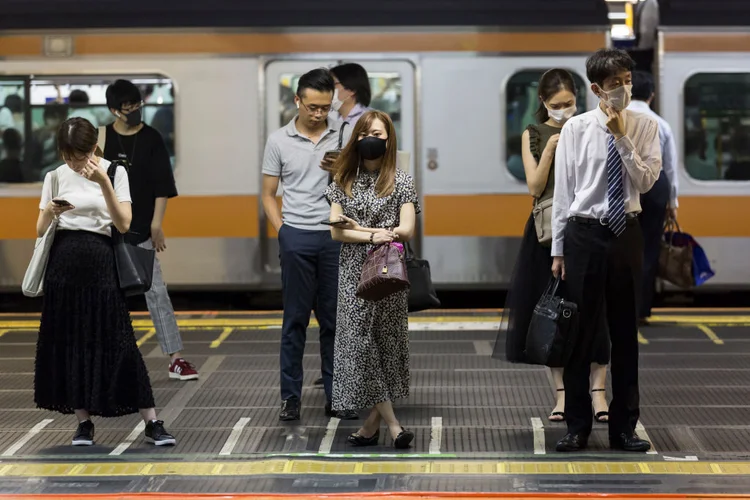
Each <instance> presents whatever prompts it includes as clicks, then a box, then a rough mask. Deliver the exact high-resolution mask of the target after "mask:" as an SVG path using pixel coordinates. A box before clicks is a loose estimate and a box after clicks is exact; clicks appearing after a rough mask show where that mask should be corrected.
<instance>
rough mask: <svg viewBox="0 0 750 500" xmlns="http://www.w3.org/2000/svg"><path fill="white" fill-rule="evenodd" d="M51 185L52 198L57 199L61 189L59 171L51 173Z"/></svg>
mask: <svg viewBox="0 0 750 500" xmlns="http://www.w3.org/2000/svg"><path fill="white" fill-rule="evenodd" d="M49 180H50V184H52V197H53V198H54V197H56V196H57V193H58V192H59V189H60V181H59V180H58V178H57V169H55V170H53V171H52V172H50V178H49Z"/></svg>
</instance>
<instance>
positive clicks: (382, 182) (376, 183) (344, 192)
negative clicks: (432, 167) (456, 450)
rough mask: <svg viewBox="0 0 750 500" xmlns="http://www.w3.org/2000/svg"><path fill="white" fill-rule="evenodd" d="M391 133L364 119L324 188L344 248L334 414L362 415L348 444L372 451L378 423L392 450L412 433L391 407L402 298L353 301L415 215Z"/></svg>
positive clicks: (402, 384)
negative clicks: (366, 269)
mask: <svg viewBox="0 0 750 500" xmlns="http://www.w3.org/2000/svg"><path fill="white" fill-rule="evenodd" d="M397 150H398V146H397V139H396V131H395V128H394V126H393V122H392V121H391V119H390V117H389V116H388V115H387V114H386V113H383V112H382V111H368V112H366V113H365V114H364V115H363V116H362V118H361V119H360V120H359V121H358V122H357V124H356V125H355V126H354V130H353V133H352V138H351V140H350V141H349V143H348V144H347V145H346V147H345V148H344V150H343V151H342V152H341V156H339V158H338V159H337V161H336V170H337V173H336V178H335V181H334V182H333V183H332V184H331V185H330V186H328V189H327V190H326V197H327V198H328V201H329V202H330V203H331V211H330V219H329V220H330V221H336V222H341V224H340V225H335V226H332V227H331V235H332V237H333V239H334V240H336V241H340V242H342V243H343V245H342V247H341V257H340V259H339V280H338V294H339V301H338V312H337V318H336V343H335V348H334V355H333V363H334V369H333V409H334V410H337V411H352V412H356V411H358V410H363V409H369V410H370V415H369V416H368V418H367V420H366V421H365V422H364V424H363V425H362V427H360V429H359V430H358V431H357V432H355V433H354V434H351V435H349V437H348V440H349V443H351V444H352V445H354V446H375V445H377V444H378V443H379V441H380V426H381V422H383V421H384V422H385V424H386V426H387V428H388V432H389V435H390V437H391V439H392V440H393V445H394V447H396V448H408V447H409V445H410V443H411V442H412V441H413V440H414V432H412V431H409V430H406V429H404V428H403V427H401V424H400V423H399V421H398V419H397V418H396V415H395V413H394V411H393V401H394V400H396V399H401V398H405V397H407V396H408V395H409V311H408V298H409V290H408V289H404V290H401V291H398V292H395V293H393V294H391V295H388V296H386V297H384V298H382V299H380V300H365V299H363V298H360V297H358V296H357V288H358V285H359V282H360V278H361V276H362V270H363V266H364V265H365V261H366V260H367V257H368V255H369V254H370V252H371V251H372V250H373V249H374V248H377V247H378V246H380V245H383V244H386V243H388V244H390V243H394V242H395V244H396V245H399V247H398V248H400V251H402V252H403V251H404V248H403V243H406V242H408V241H409V240H410V239H411V238H412V237H413V236H414V229H415V222H416V221H415V219H416V214H418V213H419V212H420V211H421V210H420V207H419V198H418V196H417V191H416V188H415V185H414V179H413V178H412V177H411V176H410V175H409V174H407V173H405V172H403V171H402V170H400V169H398V168H397V166H396V156H397V155H396V152H397Z"/></svg>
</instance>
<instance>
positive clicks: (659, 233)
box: [638, 171, 671, 318]
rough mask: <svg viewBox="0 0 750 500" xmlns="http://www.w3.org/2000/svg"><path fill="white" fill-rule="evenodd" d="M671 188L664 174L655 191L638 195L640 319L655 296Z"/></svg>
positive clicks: (654, 188)
mask: <svg viewBox="0 0 750 500" xmlns="http://www.w3.org/2000/svg"><path fill="white" fill-rule="evenodd" d="M670 191H671V186H670V184H669V179H667V176H666V174H665V173H664V171H662V172H661V174H660V175H659V179H658V180H657V181H656V184H654V187H652V188H651V190H650V191H649V192H647V193H644V194H642V195H641V209H642V212H641V217H640V219H641V221H640V222H641V230H642V231H643V292H642V296H641V304H640V307H639V308H638V311H639V312H638V317H639V318H648V317H649V316H651V307H652V306H653V303H654V293H655V292H656V276H657V274H658V272H659V250H660V249H661V240H662V237H663V235H664V219H665V218H666V214H667V205H668V204H669V195H670Z"/></svg>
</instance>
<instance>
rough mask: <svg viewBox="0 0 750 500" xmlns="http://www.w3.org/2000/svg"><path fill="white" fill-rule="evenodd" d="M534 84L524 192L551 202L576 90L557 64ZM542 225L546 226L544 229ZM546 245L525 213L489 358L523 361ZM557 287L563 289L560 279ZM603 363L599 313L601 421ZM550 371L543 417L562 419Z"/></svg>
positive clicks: (596, 382) (547, 264) (594, 368)
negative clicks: (550, 402)
mask: <svg viewBox="0 0 750 500" xmlns="http://www.w3.org/2000/svg"><path fill="white" fill-rule="evenodd" d="M536 88H537V89H538V90H537V92H538V95H537V102H538V103H539V104H538V106H539V107H538V109H537V111H536V117H535V118H536V121H537V123H536V124H533V125H529V126H528V127H527V128H526V130H525V131H524V132H523V135H522V136H521V145H520V147H519V152H520V153H521V155H522V157H523V168H524V170H525V179H526V183H527V185H528V188H529V193H530V194H531V196H532V197H533V199H534V203H535V204H537V203H539V204H545V202H547V203H548V202H549V201H551V199H552V197H553V194H554V189H555V150H556V147H557V141H558V139H559V137H560V130H561V129H562V127H563V125H564V124H565V123H566V122H567V121H568V120H569V119H570V118H571V117H572V116H574V115H575V114H576V111H577V108H576V105H577V102H576V95H577V93H578V89H577V87H576V84H575V81H574V80H573V76H572V75H571V74H570V73H569V72H568V71H567V70H565V69H559V68H555V69H550V70H549V71H547V72H545V73H544V74H543V75H542V77H541V79H540V80H539V85H537V86H536ZM509 147H510V146H509ZM548 210H549V209H548ZM546 229H547V231H549V228H546ZM542 234H544V233H542ZM550 246H551V241H548V238H545V237H543V236H542V237H540V236H539V234H538V233H537V230H536V225H535V217H534V213H533V212H532V213H530V214H529V218H528V220H527V221H526V228H525V229H524V232H523V238H522V240H521V248H520V249H519V251H518V256H517V258H516V264H515V268H514V271H513V277H512V279H511V285H510V288H509V290H508V295H507V297H506V301H505V307H504V308H503V321H502V322H501V323H500V325H501V327H500V331H499V332H498V336H497V340H496V342H495V349H494V351H493V357H495V358H501V357H503V354H504V357H505V359H507V360H508V361H511V362H525V361H526V356H525V355H524V351H525V347H526V335H527V332H528V330H529V325H530V323H531V318H532V315H533V312H534V308H535V307H536V304H537V302H538V301H539V299H540V297H541V296H542V295H543V294H544V291H545V289H546V288H547V286H548V285H549V283H550V280H551V279H552V273H551V271H550V269H551V268H552V256H551V255H550V251H551V249H550ZM559 292H560V293H561V294H563V295H564V294H565V287H564V283H563V284H562V286H561V287H560V288H559ZM503 337H504V338H503ZM503 347H504V348H505V350H504V353H503ZM608 363H609V337H608V334H607V324H606V321H605V318H604V316H601V318H600V320H599V322H598V327H597V330H596V344H595V349H594V356H593V362H592V363H591V385H592V391H591V393H592V396H593V403H594V412H595V418H596V420H597V421H598V422H606V421H607V418H608V417H607V399H606V397H605V391H606V389H605V385H606V384H605V383H606V379H607V364H608ZM551 374H552V382H553V384H554V386H553V389H554V390H555V392H556V395H557V404H556V405H555V407H554V408H553V410H552V412H551V413H550V414H549V416H548V417H547V418H548V419H549V420H551V421H553V422H562V421H564V420H565V411H564V409H565V389H564V387H563V369H562V368H552V369H551Z"/></svg>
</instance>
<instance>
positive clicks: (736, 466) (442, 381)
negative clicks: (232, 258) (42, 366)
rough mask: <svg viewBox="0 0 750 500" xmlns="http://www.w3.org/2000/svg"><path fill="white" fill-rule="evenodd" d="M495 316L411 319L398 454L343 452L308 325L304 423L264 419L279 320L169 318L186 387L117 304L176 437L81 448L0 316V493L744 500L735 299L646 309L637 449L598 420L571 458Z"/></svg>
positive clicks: (747, 469)
mask: <svg viewBox="0 0 750 500" xmlns="http://www.w3.org/2000/svg"><path fill="white" fill-rule="evenodd" d="M499 321H500V313H499V311H497V310H479V311H465V310H463V311H445V310H441V311H434V312H431V313H423V314H414V315H412V316H411V317H410V330H411V370H412V372H411V395H410V397H409V398H408V399H405V400H403V401H399V402H397V405H396V407H397V415H398V416H399V419H400V420H401V422H402V424H403V425H404V426H405V427H408V428H409V429H412V430H414V431H415V433H416V439H415V441H414V443H413V444H412V448H411V449H410V450H405V451H397V450H395V449H394V448H393V446H392V442H391V439H390V438H389V437H387V438H386V437H381V442H380V444H379V446H377V447H372V448H368V449H366V450H363V449H357V448H352V447H351V446H350V445H348V443H347V441H346V436H347V435H348V434H349V433H351V432H354V431H356V430H357V429H358V428H359V425H360V424H361V420H360V421H359V422H358V421H339V420H338V419H335V418H327V417H326V416H325V414H324V404H325V397H324V394H323V390H322V388H320V387H318V386H315V385H314V381H315V379H317V378H318V377H319V376H320V361H319V354H318V353H319V344H318V340H317V323H316V322H315V320H314V319H313V320H312V321H311V325H310V329H309V330H308V340H307V347H306V350H305V360H304V368H305V378H304V384H305V387H304V390H303V400H302V404H303V407H302V419H301V420H300V421H299V422H293V423H288V424H287V423H283V422H280V421H279V420H278V412H279V404H280V401H279V390H278V384H279V374H278V366H279V354H278V353H279V341H280V329H281V314H280V313H278V312H263V313H251V312H210V311H208V312H206V311H197V312H196V311H194V312H181V313H178V323H179V325H180V327H181V329H182V331H183V340H184V342H185V348H184V350H183V354H184V356H185V357H186V358H187V359H189V360H190V361H192V362H193V363H194V364H195V365H196V367H197V368H198V369H199V371H200V378H199V379H198V380H192V381H179V380H172V379H169V377H168V373H167V364H168V360H167V358H166V357H165V356H164V355H162V353H161V350H160V348H159V345H158V343H157V342H156V338H155V331H154V329H153V325H152V323H151V321H150V319H149V317H148V315H147V314H143V313H133V324H134V328H135V329H136V335H137V338H138V345H139V347H140V349H141V351H142V352H143V355H144V359H145V361H146V364H147V366H148V368H149V372H150V376H151V380H152V384H153V388H154V393H155V397H156V401H157V405H158V413H159V418H161V419H163V420H164V421H165V423H166V426H167V429H169V431H170V432H171V433H172V434H174V435H175V437H176V438H177V440H178V443H177V445H176V446H174V447H158V448H157V447H154V446H153V445H150V444H148V443H146V442H145V441H144V439H143V431H142V424H140V418H139V416H137V415H131V416H128V417H123V418H117V419H95V424H96V429H97V436H96V441H97V442H96V444H95V446H92V447H84V448H80V447H77V448H74V447H72V446H70V440H71V438H72V434H73V432H74V430H75V425H76V422H75V419H74V417H72V416H64V415H60V414H55V413H49V412H46V411H41V410H37V409H36V408H35V405H34V400H33V379H34V374H33V372H34V355H35V342H36V333H37V329H38V324H39V316H38V315H36V314H14V313H11V314H2V315H0V499H5V498H35V497H36V496H37V495H68V496H70V497H71V498H87V495H92V496H91V498H99V496H100V495H114V496H109V497H107V498H122V499H125V498H136V497H137V498H151V497H153V498H156V497H158V498H186V497H188V498H191V497H193V496H195V498H209V496H210V495H213V494H220V495H221V498H232V495H237V498H240V497H241V498H268V497H269V496H274V495H304V496H303V498H316V497H317V496H325V497H326V498H341V499H344V498H366V497H370V496H373V495H374V496H378V495H386V494H387V495H389V498H402V497H404V498H405V497H407V496H409V495H412V497H413V496H414V495H416V496H417V497H418V498H434V497H439V496H445V495H455V497H456V498H459V497H460V498H468V497H472V498H499V497H500V496H502V497H503V498H514V497H522V496H523V497H524V498H526V497H528V498H551V497H557V496H563V497H566V498H573V497H578V496H598V497H601V496H602V495H612V496H614V497H620V496H622V497H627V496H629V495H638V496H640V497H641V498H642V497H643V496H653V497H654V498H661V497H665V496H666V495H670V494H672V495H673V494H678V495H679V498H687V497H689V496H690V495H697V497H700V498H711V497H712V495H742V494H748V493H750V403H749V402H750V310H736V309H732V310H722V309H710V310H700V309H674V310H668V309H661V310H658V311H656V313H655V316H654V317H653V318H652V321H651V323H650V324H649V325H648V326H645V327H643V328H642V329H641V331H640V335H639V342H640V352H641V359H640V383H641V423H640V425H639V432H640V434H641V435H642V436H647V437H648V438H649V439H650V440H651V441H652V443H653V445H654V448H653V449H652V450H651V451H649V452H647V453H626V452H617V451H612V450H610V449H608V447H607V428H606V424H598V423H595V427H594V432H593V435H592V440H591V442H590V445H589V449H588V450H587V451H586V452H585V453H579V454H561V453H557V452H556V451H555V450H554V446H555V442H556V441H557V440H558V439H559V438H560V437H561V436H562V435H563V434H564V433H565V426H564V424H561V423H554V422H550V421H548V420H547V415H548V413H549V412H550V410H551V408H552V407H553V405H554V392H553V390H552V388H551V384H550V378H549V375H548V370H546V369H545V368H544V367H537V366H528V365H519V364H512V363H507V362H505V361H501V360H496V359H492V358H491V356H490V354H491V352H492V348H493V344H494V341H495V336H496V331H497V328H498V326H499ZM608 394H610V395H611V391H608ZM381 435H382V433H381ZM415 492H417V493H415ZM19 495H20V497H19ZM26 495H29V496H28V497H27V496H26ZM71 495H72V496H71ZM143 495H145V497H144V496H143ZM160 495H162V496H160ZM170 495H171V496H170ZM339 495H343V496H341V497H339ZM399 495H400V496H399ZM498 495H500V496H498ZM509 495H510V496H509ZM61 498H62V496H61ZM102 498H104V497H102ZM275 498H278V497H275Z"/></svg>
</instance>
